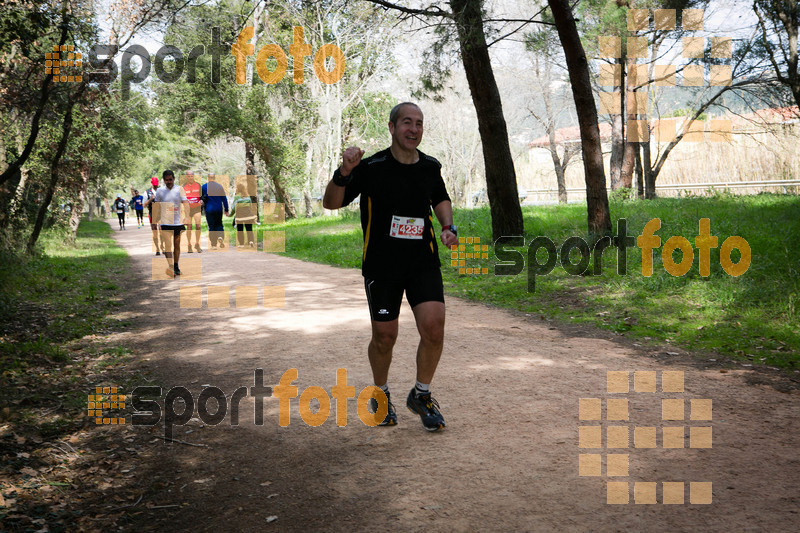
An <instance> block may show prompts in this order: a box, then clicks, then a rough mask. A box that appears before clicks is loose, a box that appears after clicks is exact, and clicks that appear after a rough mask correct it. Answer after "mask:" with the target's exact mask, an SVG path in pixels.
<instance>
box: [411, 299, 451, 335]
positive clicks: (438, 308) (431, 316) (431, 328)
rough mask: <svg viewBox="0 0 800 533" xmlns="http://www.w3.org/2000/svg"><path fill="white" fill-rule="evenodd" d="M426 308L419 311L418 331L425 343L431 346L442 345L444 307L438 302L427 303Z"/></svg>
mask: <svg viewBox="0 0 800 533" xmlns="http://www.w3.org/2000/svg"><path fill="white" fill-rule="evenodd" d="M421 305H423V306H425V307H424V308H423V309H418V310H417V311H418V313H417V326H418V327H417V329H418V330H419V335H420V337H421V338H422V340H423V341H424V342H427V343H430V344H442V343H443V342H444V316H445V315H444V305H438V302H430V304H429V303H428V302H425V303H423V304H421Z"/></svg>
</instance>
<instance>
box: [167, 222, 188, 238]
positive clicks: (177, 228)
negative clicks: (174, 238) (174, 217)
mask: <svg viewBox="0 0 800 533" xmlns="http://www.w3.org/2000/svg"><path fill="white" fill-rule="evenodd" d="M161 231H171V232H172V234H173V235H180V234H181V233H183V232H184V231H186V226H184V225H183V224H174V225H173V224H161Z"/></svg>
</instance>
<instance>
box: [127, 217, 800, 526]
mask: <svg viewBox="0 0 800 533" xmlns="http://www.w3.org/2000/svg"><path fill="white" fill-rule="evenodd" d="M112 227H115V225H114V224H112ZM115 236H116V237H117V240H118V241H119V242H120V243H121V244H122V245H123V246H124V247H125V249H126V250H127V251H128V253H129V254H130V255H131V257H132V260H133V262H134V272H135V274H136V276H138V277H139V278H140V280H141V281H140V282H137V284H136V289H135V290H134V291H133V292H132V293H131V300H130V305H128V306H127V310H126V311H125V313H126V314H127V315H128V316H130V317H132V318H133V319H134V321H135V324H136V325H137V326H138V331H135V332H133V333H122V334H119V335H118V337H117V338H118V339H119V341H120V342H122V343H125V344H126V345H128V346H131V347H132V348H133V349H134V352H135V354H136V358H137V361H138V362H137V363H136V364H137V365H138V366H139V367H141V368H149V369H150V370H151V372H152V374H153V376H155V377H156V381H158V382H160V383H162V384H164V385H165V386H166V387H167V388H169V387H173V386H185V387H187V388H188V389H189V390H190V391H191V392H192V393H193V394H194V395H195V398H197V395H198V394H199V392H200V391H201V390H202V389H201V388H202V386H203V385H205V384H210V385H214V386H217V387H219V388H220V389H222V390H223V391H225V393H226V395H228V396H230V395H231V394H232V392H233V391H234V390H235V389H236V388H237V387H240V386H245V387H251V386H253V373H254V369H256V368H263V370H264V382H265V383H266V384H267V385H268V386H274V385H276V384H277V383H278V380H279V379H280V377H281V376H282V375H283V373H284V372H285V371H286V370H288V369H290V368H296V369H297V370H298V373H299V378H298V379H297V381H296V382H295V383H294V385H296V386H297V387H298V390H299V392H300V393H301V392H302V391H303V390H304V389H305V388H306V387H308V386H311V385H317V386H320V387H322V388H323V389H325V390H326V391H327V392H328V393H329V394H330V391H331V388H332V387H333V386H334V385H335V382H336V370H337V368H346V369H347V373H348V374H347V377H348V382H349V383H348V384H349V385H352V386H354V387H355V390H356V394H358V392H360V391H361V389H362V388H364V387H365V386H367V385H370V384H371V381H370V372H369V365H368V362H367V357H366V345H367V342H368V340H369V315H368V312H367V308H366V300H365V297H364V294H363V284H362V278H361V275H360V272H358V271H356V270H343V269H337V268H332V267H328V266H321V265H316V264H312V263H305V262H301V261H297V260H293V259H289V258H285V257H281V256H276V255H270V254H265V253H261V252H237V251H235V250H234V251H231V250H230V249H229V250H228V251H226V252H224V253H210V252H205V253H203V254H200V255H198V254H191V255H188V254H186V253H185V251H184V253H183V254H182V263H185V264H182V269H183V270H184V271H186V270H187V269H188V267H187V266H186V264H188V262H185V261H184V258H185V259H188V258H190V257H191V258H194V259H196V258H198V257H200V258H202V279H201V280H195V281H191V280H187V279H182V280H180V281H178V280H171V281H153V280H152V279H151V270H152V267H151V262H152V259H153V258H154V256H153V254H152V253H151V251H150V236H149V231H147V230H146V229H144V228H143V229H141V230H138V231H137V230H136V229H135V228H132V229H128V230H127V231H125V232H118V233H116V234H115ZM184 242H185V238H184ZM184 250H185V249H184ZM157 259H159V260H160V262H159V263H157V266H158V270H159V271H161V270H163V267H164V260H163V258H157ZM213 285H227V286H231V287H232V286H237V285H240V286H245V285H246V286H262V285H269V286H279V285H282V286H285V306H284V307H283V308H264V307H258V308H249V309H237V308H235V307H231V308H225V309H220V308H208V307H206V305H205V302H204V306H203V307H202V308H200V309H190V308H181V306H180V305H179V302H180V289H181V288H182V287H192V286H203V287H204V288H203V289H201V290H202V291H203V293H204V294H205V293H206V292H207V288H205V287H208V286H213ZM204 298H205V295H204ZM233 301H234V300H233V296H232V297H231V303H233ZM403 305H404V307H403V310H402V313H401V317H400V336H399V339H398V343H397V347H396V350H395V361H394V364H393V366H392V372H391V375H390V381H389V384H390V387H391V390H392V392H393V394H394V398H395V404H396V405H397V407H398V418H399V425H398V426H396V427H392V428H370V427H367V426H365V425H364V424H363V423H361V422H360V421H359V419H358V417H357V414H356V405H355V403H356V402H355V401H354V400H350V401H349V402H348V412H347V415H348V425H347V426H346V427H337V426H336V423H335V407H334V406H332V408H331V414H330V416H329V417H328V419H327V421H326V422H325V423H323V424H322V425H321V426H318V427H310V426H308V425H306V424H305V423H304V422H303V421H302V419H301V418H300V415H299V413H298V410H297V399H293V400H292V401H291V424H290V425H289V427H280V426H279V424H278V401H277V399H275V398H266V399H265V400H264V424H263V425H261V426H256V425H254V424H253V415H252V413H253V409H254V401H253V399H252V398H250V397H246V398H244V399H242V401H241V404H240V409H241V415H240V425H239V426H237V427H232V426H231V424H230V418H229V417H226V419H225V420H224V421H223V422H222V423H220V424H219V425H216V426H205V427H200V426H199V425H191V426H181V427H176V430H175V438H177V439H181V440H184V441H186V442H191V443H195V444H205V445H207V446H208V448H206V447H192V446H188V445H182V444H171V445H167V444H164V443H163V441H161V440H158V439H156V438H154V437H155V435H157V434H163V429H162V428H143V427H138V428H131V427H128V428H127V429H125V430H124V431H127V432H134V433H136V434H137V435H139V438H142V437H143V436H146V437H147V439H149V440H148V441H147V442H148V445H147V447H146V449H145V450H144V451H141V452H137V453H136V454H135V457H130V461H131V463H132V464H138V465H141V466H140V467H139V468H140V470H139V472H140V473H139V475H138V477H139V478H141V477H142V476H145V479H144V480H141V479H140V480H139V481H138V482H139V483H145V489H143V494H144V500H143V502H142V503H141V504H140V507H139V508H140V509H143V511H144V512H142V513H140V514H139V515H137V516H138V518H137V520H138V521H139V523H137V524H136V527H135V529H139V530H141V529H152V530H164V529H172V530H176V531H184V530H185V531H189V530H191V531H269V530H270V529H272V530H275V531H310V530H328V531H367V530H376V529H377V530H395V531H484V530H496V531H729V532H733V531H770V532H776V531H797V529H798V523H800V514H799V513H800V455H799V454H798V449H800V424H798V414H800V395H798V394H797V392H796V390H790V391H789V392H779V391H778V390H776V389H775V388H774V387H773V386H769V385H763V384H762V385H753V384H748V382H747V381H748V379H751V378H752V377H753V376H756V377H757V376H758V374H757V373H755V372H753V371H751V370H747V369H741V370H737V369H730V370H727V369H721V368H720V367H711V368H704V367H703V365H697V364H693V363H692V362H691V359H689V358H687V357H683V356H682V355H667V354H666V353H665V351H670V350H672V349H669V350H660V351H655V350H650V349H645V348H642V347H638V346H635V345H634V344H633V343H630V342H629V341H627V340H626V339H624V338H621V337H618V336H615V335H614V334H612V333H608V332H602V331H594V330H577V329H567V328H560V327H555V326H553V325H552V324H551V323H550V322H548V321H545V320H542V319H541V318H540V317H538V316H536V317H526V316H524V315H520V314H513V313H510V312H505V311H502V310H497V309H493V308H489V307H486V306H483V305H478V304H474V303H469V302H465V301H462V300H459V299H457V298H448V300H447V327H446V340H445V351H444V355H443V357H442V361H441V364H440V367H439V370H438V372H437V375H436V379H435V381H434V386H433V390H434V392H435V397H436V398H437V399H438V400H439V402H440V404H441V407H442V412H443V414H444V415H445V419H446V421H447V429H446V430H445V431H442V432H440V433H436V434H429V433H427V432H425V431H424V430H423V429H422V426H421V424H420V422H419V420H418V418H417V417H416V416H414V415H412V414H411V413H410V412H409V411H408V410H407V409H406V408H405V407H404V400H405V395H406V394H407V392H408V389H409V388H410V387H411V385H412V384H413V383H414V352H415V348H416V342H417V339H418V337H417V335H416V331H415V329H414V325H413V318H412V314H411V311H410V309H409V308H408V306H407V304H406V303H405V302H404V304H403ZM674 352H681V351H680V350H674ZM609 370H611V371H629V372H630V375H629V382H630V393H629V394H611V393H607V392H606V388H605V387H606V372H607V371H609ZM633 371H655V372H657V375H658V384H659V386H660V385H661V382H662V374H661V372H662V371H684V372H685V374H684V383H685V391H684V392H683V393H665V392H661V391H660V387H659V392H655V393H653V392H634V391H633V387H634V379H633ZM641 376H643V377H644V376H647V375H645V374H642V375H641ZM751 381H752V379H751ZM144 384H146V383H143V385H144ZM165 393H166V392H165ZM580 398H600V399H603V407H604V409H603V412H604V414H605V405H606V403H605V399H606V398H628V400H629V414H630V417H629V420H628V421H620V422H607V421H606V420H602V421H588V422H581V421H580V420H579V416H578V414H579V410H578V406H579V399H580ZM662 398H678V399H683V400H685V402H684V403H685V405H686V415H685V416H686V420H683V421H675V422H662V421H661V415H662V412H661V401H660V400H661V399H662ZM692 398H696V399H712V400H713V421H711V422H708V421H697V420H689V418H690V408H689V405H690V402H689V400H690V399H692ZM213 404H214V402H211V406H212V407H213ZM334 405H335V402H334ZM579 425H595V426H597V425H600V426H603V427H605V426H608V425H611V426H614V425H620V426H623V425H624V426H628V427H629V428H630V445H631V448H629V449H627V450H625V449H615V450H606V449H594V450H590V449H584V450H582V449H580V448H579V442H578V435H579V431H578V427H579ZM634 426H637V427H639V426H641V427H656V428H660V427H662V426H684V427H686V426H689V427H708V426H711V427H712V428H713V429H712V431H713V447H712V448H711V449H693V448H689V429H688V428H687V429H686V439H685V448H684V449H663V448H661V447H660V446H661V443H662V437H661V430H660V429H657V430H656V433H657V444H658V445H659V448H655V449H642V448H633V447H632V446H633V433H634V430H633V427H634ZM120 431H123V430H120ZM645 431H646V430H645ZM700 431H702V430H698V433H697V434H696V436H697V437H698V438H699V437H700V435H701V433H700ZM698 442H699V441H698ZM603 444H604V445H605V444H606V436H605V432H603ZM609 451H610V452H612V453H617V454H623V453H627V454H629V476H628V477H615V478H608V477H606V467H605V465H604V466H603V469H602V474H603V476H601V477H587V476H579V475H578V474H579V454H580V453H581V452H583V453H602V454H605V453H608V452H609ZM590 460H591V459H590ZM145 473H146V475H145ZM608 480H614V481H618V482H619V481H627V482H629V484H630V503H629V504H627V505H609V504H607V503H606V481H608ZM663 481H668V482H681V481H682V482H686V487H685V501H686V503H685V504H684V505H664V504H662V503H661V502H662V485H661V483H660V482H663ZM634 482H659V483H657V484H656V487H657V495H656V498H657V501H658V503H657V504H655V505H640V504H634ZM688 482H712V483H713V503H712V504H710V505H698V504H689V499H690V495H689V484H688ZM698 487H699V486H698ZM639 488H642V489H646V488H649V486H645V485H639ZM643 495H644V492H643V493H642V496H643ZM694 496H695V497H701V496H702V494H701V492H700V491H699V490H698V491H696V492H695V494H694ZM145 504H146V505H147V508H145ZM274 516H277V520H273V521H271V522H269V523H268V519H269V517H274Z"/></svg>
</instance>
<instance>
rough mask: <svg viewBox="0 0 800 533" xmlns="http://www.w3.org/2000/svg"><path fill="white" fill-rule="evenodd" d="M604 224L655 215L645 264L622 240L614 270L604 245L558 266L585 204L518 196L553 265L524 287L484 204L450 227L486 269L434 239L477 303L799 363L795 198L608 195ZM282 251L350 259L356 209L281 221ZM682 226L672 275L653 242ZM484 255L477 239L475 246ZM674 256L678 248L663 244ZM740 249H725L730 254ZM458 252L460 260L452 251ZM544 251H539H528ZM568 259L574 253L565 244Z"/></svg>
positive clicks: (530, 233)
mask: <svg viewBox="0 0 800 533" xmlns="http://www.w3.org/2000/svg"><path fill="white" fill-rule="evenodd" d="M611 213H612V224H613V227H614V231H615V232H616V229H617V222H618V221H619V220H620V219H625V220H626V222H627V227H628V228H627V235H629V236H633V237H634V238H635V237H636V236H638V235H640V234H641V233H642V229H643V228H644V226H645V224H647V222H648V221H650V220H651V219H654V218H658V219H660V221H661V228H660V229H659V230H657V231H656V232H655V234H656V235H657V236H659V237H660V238H661V247H660V248H656V249H655V251H654V253H653V274H652V275H651V276H644V275H643V273H642V250H641V249H640V248H637V247H636V245H635V244H634V245H632V246H631V247H629V248H628V250H627V253H626V259H627V269H626V272H625V273H624V274H620V273H618V265H617V251H616V249H613V248H611V249H608V250H607V251H606V252H605V253H604V254H603V256H602V261H601V269H600V270H599V271H598V273H596V274H595V272H594V266H593V262H590V272H589V273H588V275H571V274H568V273H567V272H566V271H565V270H564V268H563V267H562V266H561V261H562V258H561V256H560V248H561V245H562V244H563V243H564V241H566V240H567V239H568V238H570V237H572V236H578V237H584V238H585V237H586V206H585V205H584V204H569V205H558V206H537V207H525V208H524V209H523V216H524V223H525V236H524V242H525V243H526V244H530V242H531V241H532V240H533V239H534V238H535V237H538V236H546V237H549V238H550V239H551V240H552V241H553V243H554V245H555V247H556V249H557V261H556V266H555V267H554V268H553V270H552V271H551V272H549V273H547V274H541V275H537V276H535V277H533V278H531V280H532V281H533V282H534V283H533V285H532V287H531V288H532V289H534V290H532V291H531V290H529V277H530V271H531V269H530V268H529V264H528V257H527V256H528V249H527V247H519V248H510V247H507V248H508V249H509V250H512V251H516V252H519V253H520V254H521V255H520V256H518V259H522V260H523V261H524V265H523V268H522V269H521V271H520V273H519V274H516V275H506V276H498V275H495V268H496V266H497V265H498V264H500V263H501V261H500V260H499V259H498V257H497V255H496V250H495V248H494V246H493V244H492V240H491V219H490V215H489V210H488V207H484V208H480V209H471V210H457V211H456V213H455V221H456V224H457V225H458V226H459V235H460V236H461V237H464V238H471V239H472V241H473V242H471V243H470V242H465V243H464V250H463V253H465V254H468V253H473V254H474V251H473V249H474V245H475V241H476V238H478V239H480V245H481V246H483V245H484V244H488V245H489V246H488V250H487V251H486V253H487V255H488V257H487V258H485V259H484V258H483V257H480V258H477V259H476V258H475V256H474V255H473V257H465V258H464V259H463V260H464V262H465V263H464V266H465V267H467V268H487V269H488V274H471V275H470V274H459V270H458V266H452V264H451V261H452V260H453V259H452V258H451V252H450V251H449V250H444V249H442V247H441V246H440V256H441V260H442V265H443V268H442V272H443V277H444V280H445V289H446V291H447V292H448V294H451V295H455V296H460V297H464V298H467V299H470V300H475V301H480V302H484V303H487V304H491V305H495V306H498V307H504V308H509V309H515V310H518V311H523V312H526V313H536V314H541V315H544V316H547V317H552V318H556V319H559V320H562V321H566V322H573V323H583V324H591V325H593V326H597V327H599V328H604V329H608V330H612V331H615V332H617V333H620V334H624V335H626V336H630V337H635V338H638V339H641V340H643V341H651V342H653V343H659V342H669V343H671V344H673V345H676V346H681V347H683V348H685V349H687V350H692V351H696V352H698V351H699V352H710V353H714V354H718V355H722V356H724V357H727V358H730V359H734V360H739V361H742V362H743V363H744V364H755V365H761V364H763V365H768V366H772V367H780V368H787V369H792V368H800V330H798V328H797V324H798V323H799V322H800V273H799V272H798V262H797V257H800V197H798V196H794V195H775V194H762V195H757V196H733V195H717V196H711V197H690V198H678V199H658V200H653V201H647V202H642V201H614V202H612V204H611ZM701 218H708V219H710V226H711V231H710V233H711V235H714V236H716V237H718V243H717V247H716V248H713V249H711V253H710V276H708V277H703V276H700V274H699V261H700V257H699V255H700V254H699V252H698V249H697V247H696V245H695V237H696V236H697V235H698V232H699V221H700V219H701ZM282 229H284V231H285V232H286V253H287V255H290V256H292V257H296V258H298V259H303V260H309V261H314V262H318V263H325V264H331V265H336V266H342V267H352V268H356V267H358V266H359V265H360V258H361V248H362V236H361V227H360V223H359V218H358V214H357V213H356V212H344V213H343V214H342V215H340V216H339V217H323V218H317V219H311V220H308V219H302V220H291V221H288V222H287V223H286V224H285V225H284V226H283V227H282ZM672 236H683V237H684V238H686V239H687V240H688V242H689V243H690V244H691V246H692V248H693V261H692V264H691V267H690V268H689V271H688V272H687V273H686V274H685V275H683V276H673V275H671V274H670V273H668V272H667V270H666V269H665V267H664V259H663V257H662V250H663V247H664V244H665V243H666V241H667V239H669V238H670V237H672ZM730 236H740V237H742V238H744V239H745V240H746V241H747V242H748V244H749V246H750V250H751V264H750V267H749V269H748V270H747V272H746V273H744V274H743V275H741V276H738V277H733V276H731V275H729V274H728V273H727V272H726V271H725V270H724V269H723V268H722V266H721V263H720V247H721V246H722V244H723V243H724V242H725V240H726V239H727V238H728V237H730ZM480 253H481V254H483V253H484V252H483V250H481V252H480ZM672 258H673V261H674V262H675V263H680V262H681V261H682V256H681V252H680V251H675V252H673V254H672ZM740 259H741V257H740V255H739V252H738V251H736V250H734V251H733V252H732V254H731V261H732V262H733V263H736V262H738V261H739V260H740ZM456 260H461V259H458V258H457V259H456ZM536 260H537V262H538V263H539V264H545V263H546V262H547V253H546V251H545V250H539V252H538V253H537V255H536ZM569 260H570V261H571V262H573V263H579V261H580V252H579V251H577V250H574V251H573V252H572V253H571V254H570V259H569Z"/></svg>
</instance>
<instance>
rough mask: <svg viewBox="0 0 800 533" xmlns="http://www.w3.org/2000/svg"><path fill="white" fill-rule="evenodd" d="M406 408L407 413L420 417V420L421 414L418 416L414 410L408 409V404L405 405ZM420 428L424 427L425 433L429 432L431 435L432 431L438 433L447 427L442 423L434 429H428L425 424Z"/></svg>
mask: <svg viewBox="0 0 800 533" xmlns="http://www.w3.org/2000/svg"><path fill="white" fill-rule="evenodd" d="M406 408H407V409H408V410H409V411H411V412H412V413H414V414H415V415H417V416H418V417H420V419H422V415H421V414H419V413H418V412H416V411H415V410H414V409H412V408H411V407H409V406H408V404H406ZM422 427H424V428H425V431H430V432H431V433H433V432H434V431H439V430H440V429H442V428H445V427H447V425H446V424H445V423H444V422H442V423H441V424H439V425H438V426H436V427H435V428H429V427H428V426H426V425H425V424H422Z"/></svg>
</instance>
